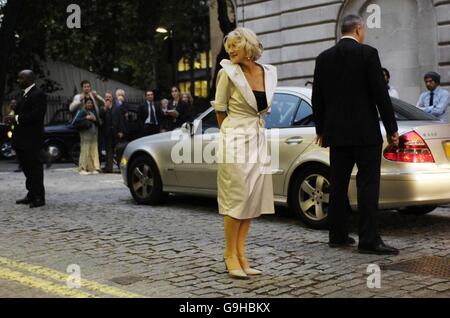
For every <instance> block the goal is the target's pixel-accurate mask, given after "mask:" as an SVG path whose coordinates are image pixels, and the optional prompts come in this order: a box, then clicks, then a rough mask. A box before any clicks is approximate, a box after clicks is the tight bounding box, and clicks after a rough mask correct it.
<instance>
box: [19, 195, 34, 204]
mask: <svg viewBox="0 0 450 318" xmlns="http://www.w3.org/2000/svg"><path fill="white" fill-rule="evenodd" d="M31 201H32V200H31V199H29V198H28V197H25V198H23V199H20V200H17V201H16V204H30V203H31Z"/></svg>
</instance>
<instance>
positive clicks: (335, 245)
mask: <svg viewBox="0 0 450 318" xmlns="http://www.w3.org/2000/svg"><path fill="white" fill-rule="evenodd" d="M355 244H356V241H355V239H354V238H352V237H350V236H349V237H348V238H347V240H346V241H344V242H330V243H328V245H329V246H330V247H331V248H339V247H346V246H351V245H355Z"/></svg>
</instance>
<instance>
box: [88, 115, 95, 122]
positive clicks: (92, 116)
mask: <svg viewBox="0 0 450 318" xmlns="http://www.w3.org/2000/svg"><path fill="white" fill-rule="evenodd" d="M86 120H90V121H96V120H97V118H95V116H94V115H87V116H86Z"/></svg>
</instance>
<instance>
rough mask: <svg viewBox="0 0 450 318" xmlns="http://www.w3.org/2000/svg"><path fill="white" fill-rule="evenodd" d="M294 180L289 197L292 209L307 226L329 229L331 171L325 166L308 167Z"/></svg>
mask: <svg viewBox="0 0 450 318" xmlns="http://www.w3.org/2000/svg"><path fill="white" fill-rule="evenodd" d="M294 178H295V179H294V181H293V183H292V186H291V191H290V196H289V198H290V200H289V201H290V207H291V209H292V210H293V211H294V212H295V214H296V215H297V216H298V217H299V218H300V220H301V221H302V222H303V223H305V224H306V225H307V226H309V227H311V228H313V229H326V228H328V205H329V202H330V181H329V169H328V168H327V167H325V166H323V165H312V166H308V167H306V168H305V169H303V170H302V171H300V172H299V173H298V174H297V175H296V176H295V177H294Z"/></svg>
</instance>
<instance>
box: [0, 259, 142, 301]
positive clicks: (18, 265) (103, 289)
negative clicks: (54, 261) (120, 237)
mask: <svg viewBox="0 0 450 318" xmlns="http://www.w3.org/2000/svg"><path fill="white" fill-rule="evenodd" d="M0 265H5V266H9V267H12V268H14V269H18V270H23V271H27V272H30V273H33V274H38V275H42V276H45V277H48V278H51V279H53V280H56V281H61V282H63V283H64V284H65V283H66V282H67V279H68V278H69V275H68V274H65V273H61V272H58V271H56V270H54V269H51V268H47V267H43V266H38V265H30V264H27V263H24V262H18V261H15V260H11V259H8V258H4V257H0ZM81 287H82V288H86V289H89V290H91V291H94V292H98V293H101V294H106V295H110V296H114V297H120V298H143V296H142V295H138V294H134V293H130V292H127V291H124V290H121V289H119V288H116V287H112V286H107V285H102V284H99V283H96V282H93V281H89V280H86V279H81Z"/></svg>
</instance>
